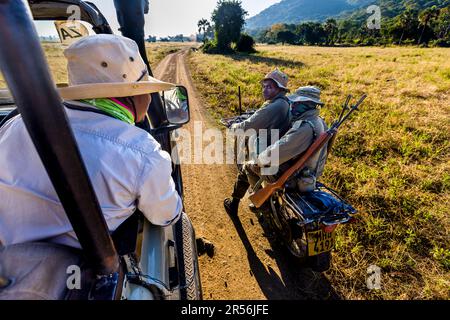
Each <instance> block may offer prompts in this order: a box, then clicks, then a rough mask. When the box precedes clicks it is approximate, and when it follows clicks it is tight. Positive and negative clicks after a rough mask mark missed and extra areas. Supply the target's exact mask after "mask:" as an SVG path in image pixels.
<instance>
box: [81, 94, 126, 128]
mask: <svg viewBox="0 0 450 320" xmlns="http://www.w3.org/2000/svg"><path fill="white" fill-rule="evenodd" d="M79 101H81V102H83V103H87V104H89V105H91V106H94V107H96V108H97V109H100V110H102V111H104V112H106V113H107V114H109V115H110V116H112V117H114V118H116V119H119V120H121V121H123V122H126V123H128V124H131V125H134V116H133V114H132V113H131V112H130V111H128V110H127V109H126V108H125V107H123V106H121V105H120V104H118V103H116V102H114V101H112V100H111V99H108V98H100V99H83V100H79Z"/></svg>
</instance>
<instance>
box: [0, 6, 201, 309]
mask: <svg viewBox="0 0 450 320" xmlns="http://www.w3.org/2000/svg"><path fill="white" fill-rule="evenodd" d="M111 3H112V1H111ZM123 3H127V4H128V3H133V2H132V1H130V2H128V1H123ZM28 5H29V7H30V9H31V14H32V16H33V17H34V19H35V20H50V21H54V20H66V19H67V18H68V17H69V13H68V12H70V11H69V10H67V9H68V7H69V6H71V5H76V6H78V7H79V8H80V9H81V20H82V21H84V22H85V23H88V24H90V25H91V26H92V29H93V31H94V32H96V33H111V28H110V27H109V25H108V22H107V21H106V19H105V18H104V17H103V15H102V14H101V13H100V12H99V10H98V9H97V8H96V7H95V5H93V4H91V3H88V2H83V1H78V0H64V1H36V0H30V1H29V3H28ZM26 6H27V3H26V2H22V1H18V0H10V1H2V2H1V3H0V70H1V72H2V74H3V76H4V78H5V80H6V83H7V87H8V89H9V90H2V91H1V93H0V121H2V123H4V122H5V121H7V120H8V119H10V118H12V117H13V116H15V115H16V114H17V113H20V114H21V116H22V117H23V120H24V123H25V125H26V127H27V130H28V132H29V133H30V136H31V138H32V141H33V143H34V145H35V146H36V149H37V150H38V153H39V156H40V158H41V160H42V162H43V164H44V166H45V169H46V170H47V173H48V175H49V177H50V180H51V181H52V183H53V185H54V187H55V190H56V192H57V194H58V197H59V199H60V200H61V203H62V205H63V207H64V210H65V212H66V214H67V216H68V218H69V220H70V222H71V224H72V226H73V229H74V231H75V234H76V236H77V238H78V240H79V242H80V244H81V247H82V249H81V250H77V249H74V248H69V247H64V246H62V245H54V244H51V243H46V242H39V243H23V244H18V245H11V246H7V247H3V248H1V247H0V297H2V296H3V297H6V298H8V299H11V298H12V299H67V300H80V299H90V300H119V299H130V300H160V299H161V300H179V299H181V300H196V299H201V298H202V291H201V284H200V275H199V268H198V261H197V249H196V242H195V233H194V229H193V226H192V224H191V222H190V219H189V217H188V216H187V215H186V214H183V215H182V217H181V218H180V220H179V221H178V222H177V223H176V224H175V225H174V226H170V227H158V226H154V225H152V224H151V223H150V222H149V221H147V220H146V219H145V217H144V216H143V214H141V213H139V212H135V213H134V214H133V215H132V216H131V217H130V218H128V219H127V220H126V221H125V222H124V223H123V224H121V225H120V227H119V228H118V229H116V230H115V231H114V232H113V233H110V232H109V230H108V228H107V225H106V222H105V219H104V217H103V214H102V212H101V209H100V206H99V203H98V200H97V198H96V195H95V192H94V189H93V186H92V184H91V182H90V180H89V177H88V175H87V172H86V169H85V166H84V164H83V161H82V159H81V156H80V152H79V150H78V147H77V144H76V141H75V139H74V136H73V133H72V131H71V128H70V125H69V124H68V122H67V118H66V115H65V111H64V108H62V106H61V99H60V97H59V96H58V94H57V92H56V90H55V85H54V83H53V82H52V80H51V77H50V73H49V69H48V66H47V63H46V60H45V58H44V55H43V51H42V48H41V44H40V42H39V40H38V37H37V33H36V30H35V28H34V26H33V22H32V20H31V19H30V15H29V13H28V9H27V7H26ZM123 31H124V30H122V32H123ZM136 41H137V42H138V41H140V42H138V44H139V45H140V46H141V47H142V48H143V47H144V46H143V45H144V44H143V43H142V42H143V39H136ZM5 43H8V45H4V44H5ZM142 54H144V55H145V49H144V50H143V51H141V55H142ZM143 58H144V61H146V62H147V59H146V57H145V56H143ZM147 66H148V69H149V73H150V74H151V69H150V66H149V65H148V62H147ZM174 90H176V94H174V93H173V92H164V93H163V94H161V95H160V94H152V98H153V99H152V104H151V106H150V108H149V112H148V119H147V121H146V122H144V123H142V124H140V127H141V128H142V129H144V130H146V131H148V132H149V133H150V134H152V135H153V137H155V139H156V140H157V141H158V142H159V143H160V144H161V147H162V148H163V149H164V150H166V151H168V152H169V154H172V145H171V140H170V134H171V132H172V131H173V130H175V129H177V128H180V127H181V126H182V125H184V124H186V123H187V122H188V121H189V103H188V93H187V91H186V89H185V88H184V87H181V86H179V87H177V88H176V89H174ZM170 97H177V98H178V99H177V100H173V101H169V100H170ZM180 97H183V98H182V99H179V98H180ZM168 105H170V112H167V110H168V109H167V108H166V106H168ZM172 114H175V115H176V117H173V116H172ZM0 125H1V124H0ZM18 156H19V155H18ZM2 170H7V168H2ZM173 178H174V181H175V184H176V188H177V191H178V192H179V193H180V195H181V196H182V195H183V185H182V176H181V168H180V166H179V165H173ZM30 261H32V262H33V265H30ZM27 264H28V265H27ZM34 266H35V267H34ZM73 266H80V267H79V268H80V275H81V281H80V285H79V286H77V285H76V281H74V282H73V283H72V282H71V281H70V277H71V276H72V275H75V271H76V270H75V271H74V269H72V267H73ZM70 283H72V284H75V285H74V286H72V287H71V286H69V284H70Z"/></svg>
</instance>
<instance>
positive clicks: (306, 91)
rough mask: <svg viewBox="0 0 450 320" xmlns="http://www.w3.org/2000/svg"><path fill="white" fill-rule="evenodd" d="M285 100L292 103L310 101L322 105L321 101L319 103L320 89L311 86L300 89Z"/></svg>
mask: <svg viewBox="0 0 450 320" xmlns="http://www.w3.org/2000/svg"><path fill="white" fill-rule="evenodd" d="M287 98H288V99H289V100H290V101H291V102H294V103H295V102H305V101H312V102H314V103H317V104H320V105H323V104H324V103H323V102H322V101H320V89H319V88H317V87H313V86H306V87H300V88H298V89H297V90H295V92H294V93H293V94H291V95H289V96H288V97H287Z"/></svg>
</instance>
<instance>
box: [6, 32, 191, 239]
mask: <svg viewBox="0 0 450 320" xmlns="http://www.w3.org/2000/svg"><path fill="white" fill-rule="evenodd" d="M64 54H65V56H66V58H67V60H68V73H69V87H67V88H62V89H60V90H59V91H60V94H61V96H62V97H63V98H64V99H65V100H66V103H65V106H66V112H67V116H68V118H69V123H70V125H71V127H72V130H73V133H74V136H75V138H76V141H77V144H78V147H79V149H80V152H81V155H82V158H83V161H84V163H85V166H86V168H87V171H88V174H89V178H90V179H91V182H92V184H93V186H94V189H95V192H96V195H97V198H98V201H99V203H100V206H101V209H102V212H103V214H104V217H105V220H106V222H107V225H108V228H109V230H110V231H113V230H115V229H116V228H117V227H118V226H119V225H120V224H121V223H122V222H124V221H125V220H126V219H127V218H128V217H129V216H130V215H131V214H132V213H133V212H134V211H135V210H136V209H137V208H138V209H139V210H140V211H141V212H142V213H143V214H144V216H145V217H146V218H147V219H148V220H149V221H150V222H151V223H153V224H155V225H161V226H166V225H169V224H171V223H174V222H175V221H177V219H178V218H179V216H180V214H181V211H182V207H183V205H182V201H181V198H180V196H179V195H178V193H177V191H176V190H175V184H174V182H173V180H172V178H171V172H172V165H171V158H170V155H169V154H168V153H167V152H165V151H162V150H161V146H160V145H159V144H158V142H157V141H156V140H155V139H154V138H153V137H152V136H151V135H150V134H148V133H147V132H145V131H144V130H141V129H139V128H137V127H135V126H134V123H135V122H139V121H142V120H143V119H144V118H145V115H146V112H147V109H148V106H149V104H150V101H151V97H150V94H149V93H152V92H157V91H160V90H167V89H169V88H171V87H173V85H172V84H168V83H164V82H161V81H158V80H156V79H154V78H152V77H150V76H148V74H147V68H146V65H145V63H144V62H143V60H142V58H141V56H140V54H139V51H138V47H137V45H136V43H135V42H134V41H132V40H130V39H128V38H125V37H121V36H117V35H94V36H89V37H85V38H83V39H81V40H79V41H77V42H76V43H74V44H72V45H71V46H70V47H69V48H67V49H66V50H65V52H64ZM0 150H1V152H0V168H1V169H0V197H1V200H0V246H1V245H4V246H6V245H11V244H15V243H23V242H29V241H50V242H55V243H60V244H65V245H69V246H72V247H78V248H79V247H80V245H79V243H78V240H77V238H76V236H75V233H74V232H73V228H72V225H71V224H70V222H69V220H68V218H67V216H66V214H65V212H64V209H63V207H62V205H61V203H60V201H59V199H58V196H57V194H56V192H55V190H54V187H53V185H52V183H51V182H50V179H49V177H48V175H47V172H46V171H45V169H44V166H43V165H42V162H41V160H40V158H39V156H38V154H37V152H36V149H35V147H34V145H33V143H32V141H31V139H30V137H29V134H28V132H27V130H26V128H25V125H24V122H23V120H22V118H21V117H20V115H19V116H16V117H14V118H12V119H10V120H9V121H7V122H6V123H5V124H4V125H3V127H1V128H0Z"/></svg>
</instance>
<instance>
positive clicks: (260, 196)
mask: <svg viewBox="0 0 450 320" xmlns="http://www.w3.org/2000/svg"><path fill="white" fill-rule="evenodd" d="M366 98H367V95H366V94H364V95H362V97H361V98H360V99H359V101H358V102H357V103H356V104H355V105H353V106H352V107H351V108H350V110H349V111H348V112H347V113H346V114H345V115H344V112H345V110H346V109H348V103H349V101H350V97H347V101H346V103H345V104H344V110H343V111H342V112H341V115H340V116H339V119H338V120H337V121H335V122H334V123H333V124H332V126H331V128H330V129H329V130H327V131H325V132H323V133H322V134H321V135H320V136H319V137H318V138H317V139H316V141H314V143H313V144H312V145H311V146H310V147H309V148H308V150H306V152H305V153H304V154H303V156H302V157H301V158H300V159H298V161H297V162H296V163H295V164H294V165H293V166H292V167H290V168H289V169H288V170H287V171H286V172H284V173H283V175H282V176H281V177H280V178H279V179H278V180H277V181H275V182H273V183H269V184H267V185H266V186H265V187H264V188H262V189H261V190H259V191H257V192H255V193H253V194H252V195H251V196H250V201H251V202H252V203H253V204H254V205H255V207H257V208H259V207H261V206H262V205H263V204H264V202H266V201H267V199H269V198H270V196H271V195H272V194H273V193H274V192H275V191H277V190H279V189H282V188H283V186H284V184H285V183H286V181H287V180H288V179H289V178H290V177H291V176H292V175H293V174H294V173H296V172H298V171H299V170H302V169H303V168H304V167H305V164H306V162H307V161H308V160H309V159H310V158H311V157H312V156H314V155H315V154H316V153H317V152H318V151H319V150H320V149H322V147H323V146H324V145H325V144H326V143H327V142H328V141H329V140H330V139H331V138H333V137H334V136H335V135H336V133H337V132H338V129H339V127H340V126H341V125H342V123H343V122H344V121H345V120H347V118H348V117H349V116H350V115H351V114H352V113H353V112H354V111H355V110H357V109H358V107H359V106H360V105H361V104H362V103H363V101H364V100H365V99H366Z"/></svg>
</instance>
